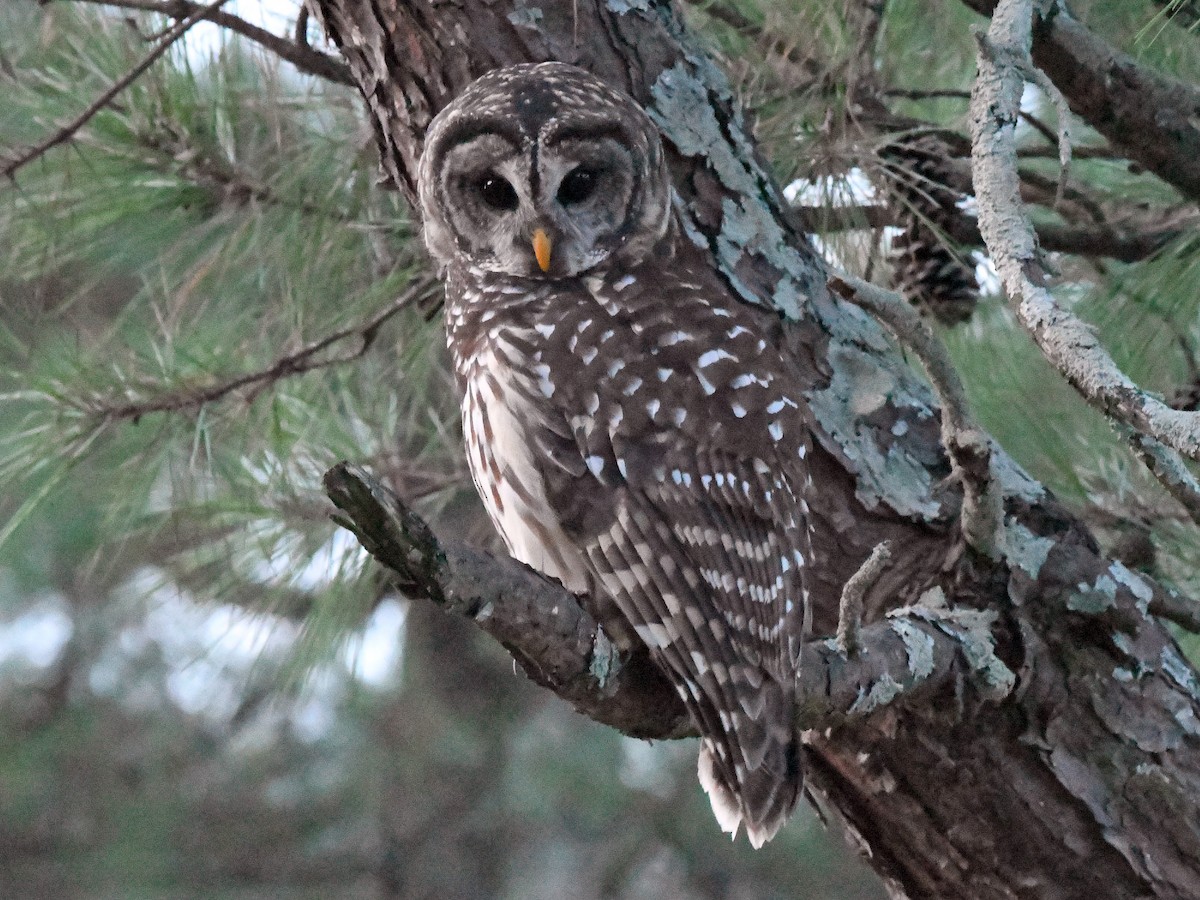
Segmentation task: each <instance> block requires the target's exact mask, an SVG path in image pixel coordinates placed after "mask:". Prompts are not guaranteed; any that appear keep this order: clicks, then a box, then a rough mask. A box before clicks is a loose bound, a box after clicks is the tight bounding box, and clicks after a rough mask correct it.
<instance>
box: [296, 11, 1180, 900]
mask: <svg viewBox="0 0 1200 900" xmlns="http://www.w3.org/2000/svg"><path fill="white" fill-rule="evenodd" d="M309 2H310V3H311V5H312V7H313V9H314V12H315V13H317V14H318V16H319V17H320V19H321V21H322V23H323V25H324V27H325V29H326V31H327V33H328V34H329V35H330V36H331V37H332V38H333V40H334V41H335V42H336V44H337V45H338V47H339V48H340V49H341V51H342V53H343V54H344V56H345V58H346V60H347V62H348V64H349V66H350V69H351V72H352V74H353V76H354V78H355V80H356V82H357V84H358V85H359V87H360V89H361V91H362V93H363V96H364V98H365V99H366V101H367V105H368V108H369V110H370V114H371V117H372V120H373V122H374V126H375V130H376V137H377V140H378V144H379V149H380V155H381V161H382V166H383V170H384V172H385V173H386V175H387V176H388V177H389V178H390V179H391V180H392V181H393V182H395V184H396V185H397V186H398V187H399V188H400V189H401V190H402V191H404V192H405V193H406V194H407V195H408V196H409V197H410V198H411V197H412V193H413V179H414V177H415V171H416V161H417V159H418V158H419V156H420V152H421V146H422V145H421V139H422V136H423V134H424V130H425V127H426V126H427V124H428V122H429V120H430V119H431V118H432V116H433V115H434V114H435V113H436V112H437V110H438V109H440V108H441V106H442V105H444V104H445V103H446V102H447V101H448V100H449V99H450V98H451V97H453V96H454V95H455V94H456V93H457V92H458V91H460V90H461V89H462V88H463V87H465V86H466V84H468V83H469V82H470V81H471V80H473V79H474V78H475V77H477V76H478V75H480V74H482V73H483V72H485V71H488V70H490V69H492V68H495V67H497V66H502V65H507V64H512V63H517V62H528V61H538V60H544V59H560V60H564V61H567V62H574V63H577V64H580V65H584V66H586V67H587V68H588V69H590V70H591V71H593V72H596V73H598V74H599V75H600V76H601V77H603V78H605V79H606V80H608V81H609V82H610V83H612V84H614V85H616V86H619V87H621V88H624V89H625V90H627V91H629V92H630V93H631V94H632V95H633V96H634V97H635V98H637V99H638V100H639V102H641V103H643V104H644V105H645V106H646V108H647V109H648V110H649V111H650V113H651V115H652V116H654V118H655V120H656V122H658V124H659V125H660V127H661V128H662V130H663V133H664V136H665V140H666V144H667V148H668V152H669V154H670V156H671V164H672V173H673V177H674V180H675V184H676V186H677V189H678V192H679V194H680V197H681V199H682V201H683V202H682V207H681V209H680V213H681V215H682V216H683V217H684V218H685V225H686V227H687V230H688V233H689V234H690V235H692V236H694V238H695V239H696V240H697V241H698V242H699V243H701V244H702V245H703V246H704V247H706V248H707V250H708V252H709V253H710V255H711V259H712V261H713V264H714V265H715V266H716V267H717V268H718V270H719V271H720V272H721V273H722V274H723V276H724V277H725V278H726V279H727V280H728V282H729V284H730V285H731V286H732V287H733V289H734V290H735V291H737V292H738V293H739V294H740V295H741V296H742V297H744V298H745V299H746V300H747V302H752V303H758V304H760V305H763V306H766V307H769V308H774V309H776V310H778V311H779V312H780V314H781V315H782V316H784V317H785V318H786V319H787V320H788V321H789V341H790V346H791V349H792V350H793V351H794V359H795V363H796V366H797V367H798V369H799V371H800V372H801V373H802V375H803V377H804V379H805V383H806V387H807V396H808V399H809V405H810V412H811V425H812V428H813V430H814V433H815V434H816V436H817V439H818V443H819V449H818V451H817V452H815V453H814V455H813V460H812V462H813V475H814V478H815V479H816V480H817V483H818V488H817V490H818V492H819V496H818V497H816V498H815V500H814V501H810V502H811V505H812V507H813V509H814V510H815V514H816V517H817V518H816V522H815V525H816V529H817V537H816V541H817V553H816V571H817V575H818V579H817V583H816V584H815V585H813V588H814V602H815V605H816V616H815V627H816V631H817V633H818V634H826V635H828V634H832V633H833V631H834V629H835V627H836V625H837V611H838V600H839V596H840V592H841V588H842V586H843V584H844V583H845V582H846V580H847V579H848V578H849V577H850V576H851V575H852V574H853V573H854V571H855V570H857V569H858V567H859V566H860V565H861V564H862V562H863V561H864V560H865V559H866V558H867V556H868V555H869V554H870V552H871V550H872V549H873V548H874V547H875V546H876V545H878V544H879V543H881V542H882V541H884V540H887V541H888V542H889V543H890V546H891V548H892V561H891V563H890V564H889V566H888V567H887V568H886V570H885V571H884V572H883V573H882V575H881V577H880V578H879V580H878V582H876V584H875V586H874V588H873V589H872V590H871V591H870V592H869V594H868V596H867V597H866V621H868V622H871V621H879V620H880V619H881V617H882V614H883V612H884V611H886V610H887V609H891V608H894V607H898V606H905V605H910V604H912V603H913V602H915V601H916V600H917V599H918V598H919V597H920V596H922V595H924V594H926V592H927V591H935V592H936V591H940V592H942V593H943V594H944V595H945V596H946V597H948V598H949V599H950V602H951V603H952V604H953V606H954V607H956V608H971V609H978V610H982V611H987V612H989V613H991V614H994V615H995V616H996V620H997V624H996V625H995V626H994V628H993V629H992V633H993V636H994V640H995V646H996V647H997V648H998V649H997V652H998V654H999V656H1000V658H1001V659H1002V660H1003V662H1004V664H1005V665H1006V666H1007V667H1008V668H1009V669H1011V670H1012V671H1014V672H1015V673H1016V674H1017V679H1018V681H1017V687H1016V689H1015V691H1013V692H1012V693H1011V694H1010V695H1008V697H1007V699H1005V700H1004V701H1002V702H999V703H997V702H994V701H992V700H990V699H988V698H986V697H984V696H982V695H981V694H980V693H979V692H977V691H975V690H972V689H970V688H967V689H964V690H962V691H956V690H955V689H954V687H953V685H951V686H948V687H945V688H944V689H942V690H940V691H931V692H930V693H929V694H922V695H919V696H918V695H914V696H913V697H912V698H910V699H909V702H906V703H903V704H888V705H886V706H884V707H883V708H881V709H879V710H878V711H876V712H875V713H874V714H872V715H870V716H867V717H864V718H855V719H853V720H848V721H846V722H844V723H842V724H839V725H838V726H836V727H829V728H826V729H823V730H821V731H820V732H819V733H810V734H811V740H810V742H809V744H808V747H807V756H808V765H809V772H810V773H811V774H810V781H809V785H810V789H811V791H812V792H813V794H814V795H815V797H816V799H817V801H818V802H820V803H821V804H822V805H823V806H825V807H826V808H827V809H828V810H830V811H831V812H832V813H833V814H834V818H835V819H837V820H839V821H841V822H842V823H844V825H845V828H846V829H847V831H848V832H849V833H851V834H853V835H855V836H856V837H857V839H858V840H859V842H860V846H862V847H863V848H864V851H865V852H866V854H867V856H868V860H869V862H870V864H871V865H872V866H873V867H874V868H875V869H876V871H878V872H879V873H880V875H881V876H882V877H883V878H884V879H885V882H886V883H887V884H888V886H889V888H890V890H891V891H892V893H893V894H894V895H895V896H898V897H899V896H909V897H914V898H915V897H945V898H965V897H970V898H980V900H990V898H1015V897H1038V898H1069V897H1072V898H1073V897H1089V898H1108V897H1112V898H1130V897H1163V898H1170V897H1174V898H1185V897H1196V896H1200V815H1198V813H1200V810H1198V809H1197V798H1198V797H1200V740H1198V736H1200V681H1198V680H1197V676H1196V674H1195V673H1194V671H1193V670H1192V669H1191V668H1190V666H1189V665H1188V664H1187V662H1186V661H1185V660H1184V658H1183V657H1182V655H1181V654H1180V652H1179V650H1178V648H1177V647H1176V645H1175V643H1174V642H1173V640H1172V638H1171V637H1170V635H1169V634H1168V632H1167V631H1166V629H1165V628H1164V627H1163V626H1162V625H1161V624H1160V623H1159V622H1158V621H1157V620H1156V619H1154V618H1153V617H1152V616H1151V614H1150V612H1149V610H1150V605H1151V601H1152V600H1153V599H1154V598H1155V596H1156V593H1155V590H1156V589H1155V587H1154V586H1152V585H1150V584H1149V583H1147V582H1146V581H1145V580H1144V579H1143V578H1141V577H1140V576H1138V575H1135V574H1133V573H1132V572H1130V571H1129V570H1127V569H1125V568H1124V567H1123V566H1121V565H1120V564H1119V563H1110V562H1109V561H1108V560H1106V559H1104V558H1102V557H1101V556H1100V555H1099V553H1098V550H1097V547H1096V544H1095V541H1094V540H1093V539H1092V537H1091V536H1090V535H1089V534H1088V533H1087V531H1086V530H1085V528H1084V526H1083V525H1082V524H1081V523H1080V522H1079V521H1078V520H1077V519H1075V518H1073V517H1072V516H1071V515H1070V514H1069V513H1068V512H1067V511H1065V510H1064V509H1063V508H1062V507H1061V506H1059V505H1058V504H1057V503H1056V502H1055V501H1054V499H1053V498H1052V497H1050V496H1048V495H1047V493H1046V492H1045V491H1044V489H1043V488H1042V487H1041V486H1040V485H1038V484H1037V483H1036V482H1034V481H1033V480H1032V479H1030V478H1029V477H1028V476H1027V475H1025V474H1024V473H1023V472H1021V470H1020V469H1019V468H1018V467H1017V466H1016V465H1015V464H1014V463H1013V462H1012V461H1011V460H1010V459H1008V458H1007V457H1006V456H1004V454H1003V453H1002V452H999V451H997V452H996V453H995V454H994V455H993V459H992V465H993V467H994V473H995V478H996V480H997V482H998V484H999V487H1000V490H1001V491H1002V492H1003V494H1004V515H1005V517H1004V522H1003V529H1002V532H1001V534H1000V535H999V537H998V540H997V547H998V551H999V552H1000V554H1001V555H1002V558H1003V560H1004V561H1003V562H1002V563H994V562H992V561H990V560H987V559H985V558H983V557H982V556H979V555H977V554H975V553H974V552H973V551H971V550H969V549H967V548H966V547H965V544H964V542H963V540H962V536H961V531H960V529H959V527H958V524H957V519H958V515H959V510H960V506H961V492H960V491H959V489H958V488H957V487H956V486H954V485H953V484H948V483H947V481H946V476H947V475H948V474H949V473H950V465H949V462H948V460H947V458H946V456H945V454H944V452H943V450H942V448H941V444H940V440H939V434H940V426H939V411H938V409H937V407H936V403H935V401H934V399H933V397H932V395H931V393H930V392H929V390H928V389H927V388H926V387H925V386H924V385H923V384H922V383H921V382H920V381H919V380H918V379H917V378H916V376H915V375H914V374H913V372H912V371H911V370H910V369H909V368H908V367H907V366H906V364H905V363H904V361H903V359H902V358H901V357H900V355H899V354H898V353H897V352H896V350H895V348H894V346H893V344H892V343H891V341H890V340H889V339H888V338H887V337H886V336H885V335H884V334H883V332H882V331H881V330H880V328H879V327H878V326H877V325H876V323H874V322H873V321H872V320H871V319H870V318H869V317H867V316H866V315H865V314H864V313H862V312H861V311H859V310H858V309H856V308H854V307H852V306H849V305H848V304H845V303H843V302H840V301H838V300H836V299H835V298H833V297H831V296H830V295H829V293H828V292H827V290H826V288H825V284H826V277H827V273H826V272H825V269H824V266H823V264H822V263H821V262H820V260H819V259H818V258H817V256H816V255H815V254H814V253H813V251H812V250H811V248H810V246H809V245H808V243H807V240H806V238H805V236H804V235H803V234H802V233H801V231H800V230H799V227H798V226H797V224H796V222H795V221H793V219H792V218H791V214H790V212H789V210H788V209H787V208H786V204H784V203H783V201H782V198H781V196H780V193H779V190H778V187H777V186H776V185H775V184H774V183H773V182H772V180H771V179H770V177H769V176H768V175H767V173H766V170H765V168H764V167H763V166H762V165H761V163H760V162H759V160H758V159H757V157H756V155H755V154H756V151H755V149H754V144H753V141H752V139H751V137H750V135H749V134H748V132H747V130H746V128H745V126H744V124H743V122H742V120H741V119H740V117H739V115H738V112H737V110H736V109H735V107H734V104H733V101H732V95H731V92H730V91H729V89H728V86H727V84H726V83H725V81H724V79H723V77H722V76H721V74H720V72H719V71H718V70H717V69H716V68H715V67H714V66H713V65H712V64H711V63H710V62H709V61H708V60H707V58H706V57H705V56H704V55H703V53H702V52H701V51H700V50H699V49H698V48H697V47H696V46H695V45H694V44H693V43H691V41H690V40H689V38H688V36H687V34H686V33H685V31H684V29H683V27H682V24H681V23H680V21H679V19H678V18H677V16H676V13H675V10H674V9H673V8H672V7H671V6H669V5H667V4H665V3H657V2H651V0H607V3H604V2H593V0H578V2H577V3H546V4H544V5H542V6H536V5H533V4H532V3H530V2H528V0H516V2H512V0H460V2H458V3H455V4H445V3H434V2H432V0H411V2H405V3H399V2H397V0H309ZM1051 74H1053V73H1051ZM1193 159H1200V154H1195V155H1194V156H1193ZM481 571H483V570H481ZM488 571H490V570H488ZM434 581H435V583H436V584H439V585H440V584H441V582H439V581H437V578H435V579H434ZM531 597H532V595H531ZM535 606H537V604H535ZM544 612H545V610H544V609H543V610H541V611H540V612H538V615H541V614H543V613H544ZM492 627H497V626H495V625H493V626H492ZM868 630H869V629H868ZM504 640H505V641H506V646H509V649H510V650H512V651H513V652H514V654H515V655H517V657H518V658H520V655H521V654H522V653H524V652H526V650H527V649H528V648H529V647H530V646H532V645H533V644H535V643H539V642H541V643H545V642H554V641H558V640H560V638H559V636H558V633H557V632H554V631H552V630H551V631H549V632H545V633H543V632H538V631H536V630H532V633H531V629H526V630H520V629H515V630H512V631H510V632H509V633H508V637H507V638H505V639H504ZM566 644H567V641H566V640H565V639H564V640H563V641H562V646H563V647H565V646H566ZM949 681H950V682H953V679H949ZM635 706H636V703H635ZM651 715H653V714H651ZM662 715H664V716H667V717H669V715H670V714H669V713H666V712H664V713H662ZM667 724H669V723H667ZM643 733H644V732H643Z"/></svg>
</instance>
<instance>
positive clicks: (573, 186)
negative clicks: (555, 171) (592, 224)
mask: <svg viewBox="0 0 1200 900" xmlns="http://www.w3.org/2000/svg"><path fill="white" fill-rule="evenodd" d="M596 174H597V173H596V171H595V170H594V169H585V168H584V167H583V166H579V167H577V168H574V169H572V170H571V171H570V172H568V173H567V177H566V178H564V179H563V180H562V183H561V184H560V185H559V186H558V202H559V203H561V204H562V205H563V206H570V205H571V204H572V203H582V202H583V201H584V200H586V199H587V198H588V197H590V196H592V192H593V191H595V190H596V181H597V178H596Z"/></svg>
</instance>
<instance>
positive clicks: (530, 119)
mask: <svg viewBox="0 0 1200 900" xmlns="http://www.w3.org/2000/svg"><path fill="white" fill-rule="evenodd" d="M418 181H419V189H420V196H421V206H422V208H423V215H424V219H425V242H426V244H427V245H428V247H429V250H430V252H431V253H432V254H433V255H434V257H435V258H436V259H437V260H438V262H439V263H440V264H441V265H442V266H446V265H448V264H449V263H450V262H451V261H452V260H455V259H459V260H465V261H466V262H468V263H470V264H472V265H475V266H477V267H479V268H481V269H484V270H486V271H490V272H500V273H504V274H508V275H520V276H531V277H542V278H561V277H568V276H573V275H579V274H581V273H584V272H587V271H588V270H590V269H594V268H596V267H597V266H599V265H601V264H603V263H606V262H615V263H618V264H620V265H622V266H623V267H628V266H630V265H632V264H635V263H637V262H640V261H641V260H642V259H643V258H645V257H646V256H647V255H648V254H649V253H650V251H651V250H652V249H653V248H654V246H655V245H656V244H657V243H658V242H659V241H660V240H662V238H663V236H664V235H665V234H666V233H667V231H668V229H669V227H670V222H671V182H670V177H669V175H668V173H667V168H666V163H665V161H664V158H663V150H662V142H661V140H660V139H659V135H658V130H657V129H656V128H655V126H654V123H653V122H651V121H650V118H649V116H647V115H646V113H645V112H644V111H643V110H642V109H641V107H639V106H638V105H637V103H635V102H634V101H633V99H632V98H630V97H629V96H627V95H626V94H623V93H621V92H619V91H615V90H613V89H612V88H610V87H608V86H607V85H605V84H604V83H603V82H602V81H600V80H599V79H598V78H596V77H594V76H593V75H590V74H588V73H587V72H585V71H583V70H582V69H578V68H576V67H575V66H569V65H566V64H564V63H539V64H536V65H521V66H510V67H508V68H504V69H498V70H496V71H493V72H489V73H488V74H487V75H484V76H483V77H482V78H480V79H478V80H477V81H475V82H474V83H472V84H471V85H470V86H469V87H468V88H467V89H466V90H465V91H463V93H462V94H461V95H460V96H459V97H458V98H457V99H455V100H454V101H453V102H452V103H450V104H449V105H448V106H447V107H446V108H445V109H443V110H442V111H441V112H440V113H439V114H438V115H437V117H436V118H435V119H434V120H433V122H432V123H431V124H430V126H429V132H428V135H427V136H426V142H425V153H424V155H423V156H422V157H421V165H420V174H419V178H418Z"/></svg>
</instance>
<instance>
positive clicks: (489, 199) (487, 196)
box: [477, 172, 517, 212]
mask: <svg viewBox="0 0 1200 900" xmlns="http://www.w3.org/2000/svg"><path fill="white" fill-rule="evenodd" d="M477 189H478V191H479V196H480V197H482V198H483V202H484V203H486V204H487V205H488V206H490V207H491V208H492V209H496V210H501V211H503V212H508V211H511V210H514V209H516V208H517V192H516V191H515V190H513V186H512V185H511V184H509V183H508V182H507V181H506V180H505V179H504V178H503V177H501V176H500V175H497V174H496V173H495V172H488V173H487V174H486V175H484V176H483V177H482V178H480V179H479V182H478V184H477Z"/></svg>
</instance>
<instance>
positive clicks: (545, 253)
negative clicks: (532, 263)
mask: <svg viewBox="0 0 1200 900" xmlns="http://www.w3.org/2000/svg"><path fill="white" fill-rule="evenodd" d="M553 249H554V244H553V242H552V241H551V240H550V235H548V234H546V232H545V231H544V230H542V229H541V228H537V229H534V232H533V255H534V256H535V257H537V264H538V266H539V267H540V268H541V270H542V271H543V272H549V271H550V251H551V250H553Z"/></svg>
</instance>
